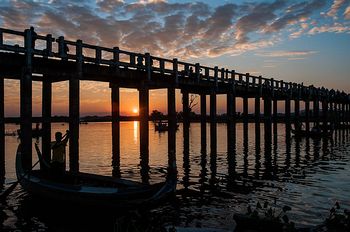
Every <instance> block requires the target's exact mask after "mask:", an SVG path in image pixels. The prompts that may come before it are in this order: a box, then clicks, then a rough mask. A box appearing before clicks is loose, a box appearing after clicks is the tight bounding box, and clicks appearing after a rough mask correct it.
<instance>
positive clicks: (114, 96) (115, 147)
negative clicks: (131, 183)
mask: <svg viewBox="0 0 350 232" xmlns="http://www.w3.org/2000/svg"><path fill="white" fill-rule="evenodd" d="M111 103H112V167H113V170H112V176H113V177H120V95H119V86H114V85H112V84H111Z"/></svg>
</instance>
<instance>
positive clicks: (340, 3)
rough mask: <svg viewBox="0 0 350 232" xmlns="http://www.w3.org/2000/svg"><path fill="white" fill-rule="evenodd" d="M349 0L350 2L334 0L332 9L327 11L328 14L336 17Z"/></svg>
mask: <svg viewBox="0 0 350 232" xmlns="http://www.w3.org/2000/svg"><path fill="white" fill-rule="evenodd" d="M347 2H349V1H348V0H334V1H333V4H332V6H331V8H330V10H329V11H328V12H327V15H328V16H329V17H336V15H337V13H338V11H339V10H340V8H341V7H342V6H343V5H344V4H345V3H347Z"/></svg>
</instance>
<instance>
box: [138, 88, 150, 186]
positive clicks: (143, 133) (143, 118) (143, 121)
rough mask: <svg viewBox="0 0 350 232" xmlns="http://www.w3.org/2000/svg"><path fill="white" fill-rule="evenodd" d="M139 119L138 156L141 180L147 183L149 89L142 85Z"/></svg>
mask: <svg viewBox="0 0 350 232" xmlns="http://www.w3.org/2000/svg"><path fill="white" fill-rule="evenodd" d="M139 115H140V116H139V117H140V153H141V154H140V156H141V165H140V166H141V178H142V182H143V183H148V182H149V148H148V146H149V134H148V133H149V126H148V116H149V89H148V86H145V85H143V87H142V88H140V89H139Z"/></svg>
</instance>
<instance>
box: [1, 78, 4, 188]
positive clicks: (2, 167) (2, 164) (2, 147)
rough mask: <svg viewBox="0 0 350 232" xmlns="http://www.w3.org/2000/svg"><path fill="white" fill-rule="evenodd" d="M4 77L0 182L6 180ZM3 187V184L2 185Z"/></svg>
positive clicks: (2, 83) (2, 82)
mask: <svg viewBox="0 0 350 232" xmlns="http://www.w3.org/2000/svg"><path fill="white" fill-rule="evenodd" d="M4 100H5V98H4V78H3V77H1V76H0V183H3V182H4V180H5V114H4V109H5V108H4V102H5V101H4ZM0 187H1V185H0Z"/></svg>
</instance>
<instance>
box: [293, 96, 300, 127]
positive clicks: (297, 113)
mask: <svg viewBox="0 0 350 232" xmlns="http://www.w3.org/2000/svg"><path fill="white" fill-rule="evenodd" d="M299 117H300V100H299V98H297V99H295V101H294V122H296V121H299V120H300V118H299Z"/></svg>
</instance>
